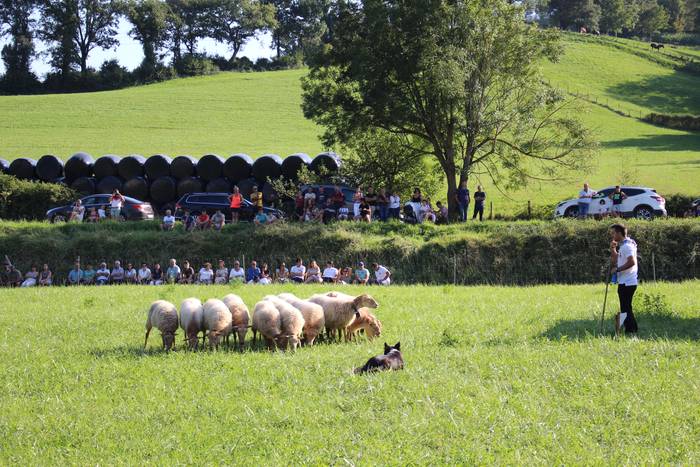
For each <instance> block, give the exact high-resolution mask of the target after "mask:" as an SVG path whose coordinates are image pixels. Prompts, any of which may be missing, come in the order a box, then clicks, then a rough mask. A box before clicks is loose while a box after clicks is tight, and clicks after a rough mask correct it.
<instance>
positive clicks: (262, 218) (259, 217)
mask: <svg viewBox="0 0 700 467" xmlns="http://www.w3.org/2000/svg"><path fill="white" fill-rule="evenodd" d="M253 223H254V224H255V225H266V224H268V223H269V219H268V218H267V214H265V211H263V209H262V208H258V213H257V214H256V215H255V218H254V219H253Z"/></svg>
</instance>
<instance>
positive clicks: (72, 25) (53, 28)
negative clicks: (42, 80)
mask: <svg viewBox="0 0 700 467" xmlns="http://www.w3.org/2000/svg"><path fill="white" fill-rule="evenodd" d="M41 14H42V18H41V38H42V39H43V40H44V41H46V42H47V43H48V44H49V47H48V53H49V55H50V57H51V60H50V62H51V66H52V67H53V68H54V70H56V71H58V72H59V73H60V74H61V79H62V80H63V82H64V83H66V80H68V78H69V76H70V74H71V73H72V72H73V71H75V70H76V68H77V67H78V64H79V63H80V58H79V56H78V52H77V48H76V47H75V44H74V42H73V41H74V39H75V37H77V35H78V18H79V16H78V2H77V1H75V0H67V1H64V0H44V1H43V3H42V4H41Z"/></svg>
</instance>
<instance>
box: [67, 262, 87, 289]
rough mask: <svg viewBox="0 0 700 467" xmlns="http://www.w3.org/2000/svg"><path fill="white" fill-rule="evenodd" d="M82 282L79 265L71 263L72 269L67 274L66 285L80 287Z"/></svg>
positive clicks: (81, 272)
mask: <svg viewBox="0 0 700 467" xmlns="http://www.w3.org/2000/svg"><path fill="white" fill-rule="evenodd" d="M82 281H83V270H82V269H80V263H79V262H77V261H76V262H75V263H73V269H71V270H70V272H69V273H68V285H80V284H81V283H82Z"/></svg>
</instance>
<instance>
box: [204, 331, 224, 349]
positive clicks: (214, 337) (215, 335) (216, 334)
mask: <svg viewBox="0 0 700 467" xmlns="http://www.w3.org/2000/svg"><path fill="white" fill-rule="evenodd" d="M207 336H208V337H209V345H210V346H211V347H216V346H218V345H219V343H220V342H221V332H220V331H209V334H207Z"/></svg>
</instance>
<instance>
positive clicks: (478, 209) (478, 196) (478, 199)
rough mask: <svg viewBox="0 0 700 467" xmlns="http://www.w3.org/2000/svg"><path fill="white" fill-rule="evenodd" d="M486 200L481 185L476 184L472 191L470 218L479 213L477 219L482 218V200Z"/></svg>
mask: <svg viewBox="0 0 700 467" xmlns="http://www.w3.org/2000/svg"><path fill="white" fill-rule="evenodd" d="M485 201H486V193H485V192H484V191H483V190H482V189H481V185H477V186H476V193H474V215H473V216H472V220H474V219H476V215H477V214H478V215H479V221H483V220H484V202H485Z"/></svg>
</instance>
